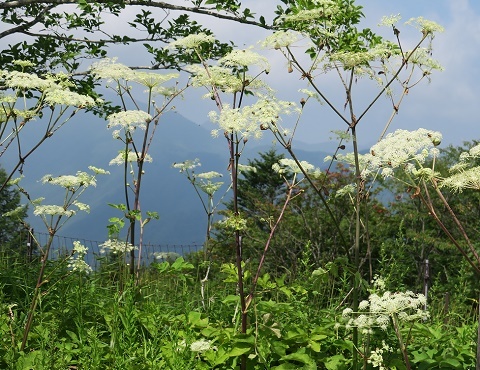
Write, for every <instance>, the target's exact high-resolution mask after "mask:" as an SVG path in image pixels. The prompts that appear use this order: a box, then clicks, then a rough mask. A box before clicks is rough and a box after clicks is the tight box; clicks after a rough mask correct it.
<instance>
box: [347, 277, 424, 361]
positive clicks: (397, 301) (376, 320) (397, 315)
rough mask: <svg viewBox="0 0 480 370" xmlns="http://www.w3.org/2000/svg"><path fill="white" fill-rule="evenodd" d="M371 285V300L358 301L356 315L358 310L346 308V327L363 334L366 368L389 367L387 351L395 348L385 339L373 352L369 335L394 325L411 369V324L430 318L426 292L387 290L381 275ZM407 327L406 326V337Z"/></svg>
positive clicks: (405, 358) (399, 343)
mask: <svg viewBox="0 0 480 370" xmlns="http://www.w3.org/2000/svg"><path fill="white" fill-rule="evenodd" d="M372 285H373V287H372V289H370V295H369V297H368V299H366V300H363V301H361V302H360V303H359V305H358V312H356V314H357V315H354V313H355V312H354V311H353V310H352V309H351V308H345V309H344V310H343V315H342V316H343V319H344V320H345V327H346V329H347V330H349V329H352V328H357V329H359V330H360V331H361V333H362V334H363V353H362V357H363V359H364V368H365V367H366V366H367V364H372V366H373V367H378V368H380V369H387V368H388V367H386V366H385V363H384V358H383V355H384V352H392V351H393V349H392V348H391V347H390V346H389V345H388V344H386V343H385V341H382V346H381V347H376V348H375V349H374V350H373V351H370V349H369V345H368V341H369V338H370V334H373V333H374V331H375V330H382V331H384V332H387V331H388V330H389V329H390V328H393V331H394V333H395V336H396V337H397V340H398V345H399V348H400V352H401V354H402V358H403V361H404V363H405V367H406V368H407V369H411V368H412V366H411V364H410V359H409V356H408V350H407V346H408V342H409V339H410V338H409V336H410V334H411V332H410V330H409V328H408V327H409V326H410V327H411V325H412V324H413V323H414V322H415V321H424V320H426V319H428V317H429V314H428V311H425V310H424V306H425V304H426V301H427V300H426V298H425V296H424V295H423V294H415V293H413V292H410V291H407V292H395V293H393V292H390V291H387V290H385V282H384V281H383V279H382V278H380V277H378V276H375V278H374V280H373V282H372ZM405 328H407V336H406V337H405Z"/></svg>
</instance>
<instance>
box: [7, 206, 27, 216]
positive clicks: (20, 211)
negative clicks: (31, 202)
mask: <svg viewBox="0 0 480 370" xmlns="http://www.w3.org/2000/svg"><path fill="white" fill-rule="evenodd" d="M26 210H27V206H26V205H21V206H18V207H16V208H15V209H13V210H11V211H9V212H5V213H2V217H11V218H16V217H23V216H24V214H25V211H26Z"/></svg>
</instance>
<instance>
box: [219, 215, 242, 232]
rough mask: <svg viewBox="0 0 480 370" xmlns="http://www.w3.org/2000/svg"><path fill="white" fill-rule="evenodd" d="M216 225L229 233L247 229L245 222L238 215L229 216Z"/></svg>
mask: <svg viewBox="0 0 480 370" xmlns="http://www.w3.org/2000/svg"><path fill="white" fill-rule="evenodd" d="M217 225H218V226H219V227H220V228H223V229H226V230H229V231H243V230H246V229H247V220H246V219H244V218H243V217H242V216H240V215H233V214H232V215H231V216H229V217H226V218H225V219H223V220H221V221H219V222H218V223H217Z"/></svg>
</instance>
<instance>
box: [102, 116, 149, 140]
mask: <svg viewBox="0 0 480 370" xmlns="http://www.w3.org/2000/svg"><path fill="white" fill-rule="evenodd" d="M107 120H108V125H107V128H112V127H119V128H121V129H125V130H127V131H130V132H133V131H135V129H137V128H140V129H142V130H145V128H146V127H147V126H146V124H147V123H148V122H150V121H151V120H152V116H151V115H150V114H148V113H147V112H144V111H141V110H127V111H123V112H118V113H113V114H111V115H109V116H108V117H107ZM117 135H118V131H114V135H113V136H114V137H117Z"/></svg>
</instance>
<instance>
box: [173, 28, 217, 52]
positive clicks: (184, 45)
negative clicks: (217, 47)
mask: <svg viewBox="0 0 480 370" xmlns="http://www.w3.org/2000/svg"><path fill="white" fill-rule="evenodd" d="M213 43H215V36H213V35H207V34H206V33H203V32H201V33H192V34H190V35H188V36H186V37H183V38H181V39H178V40H175V41H173V42H171V43H170V44H168V46H167V47H168V48H169V49H175V48H176V49H187V50H195V49H198V48H199V47H200V46H201V45H203V44H213Z"/></svg>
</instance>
